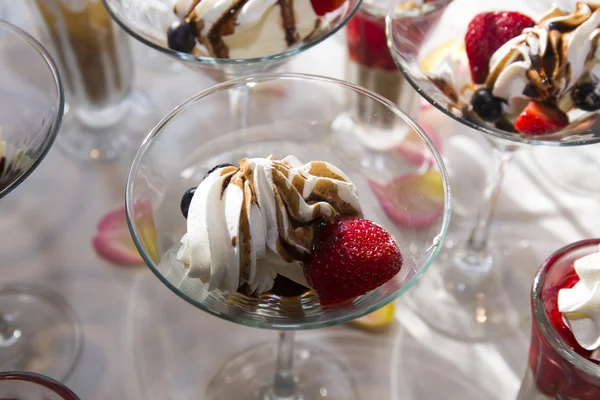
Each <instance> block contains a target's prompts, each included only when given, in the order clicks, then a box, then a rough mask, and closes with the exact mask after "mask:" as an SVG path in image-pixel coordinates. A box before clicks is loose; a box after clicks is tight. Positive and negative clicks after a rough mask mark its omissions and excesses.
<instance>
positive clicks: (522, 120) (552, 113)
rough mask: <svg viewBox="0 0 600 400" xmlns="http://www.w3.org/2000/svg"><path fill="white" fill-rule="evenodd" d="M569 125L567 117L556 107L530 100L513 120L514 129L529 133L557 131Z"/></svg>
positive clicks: (543, 133) (539, 133) (538, 133)
mask: <svg viewBox="0 0 600 400" xmlns="http://www.w3.org/2000/svg"><path fill="white" fill-rule="evenodd" d="M567 125H569V117H567V115H566V114H565V113H564V112H562V111H561V110H560V109H558V108H557V107H555V106H553V105H551V104H544V103H540V102H537V101H532V102H530V103H529V104H528V105H527V107H525V110H523V112H522V113H521V115H519V117H518V118H517V120H516V121H515V129H516V130H518V131H519V132H522V133H526V134H529V135H545V134H547V133H552V132H557V131H559V130H561V129H562V128H564V127H565V126H567Z"/></svg>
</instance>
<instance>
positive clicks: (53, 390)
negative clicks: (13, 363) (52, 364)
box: [0, 371, 79, 400]
mask: <svg viewBox="0 0 600 400" xmlns="http://www.w3.org/2000/svg"><path fill="white" fill-rule="evenodd" d="M0 399H17V400H18V399H48V400H50V399H51V400H79V397H77V395H76V394H75V393H73V392H72V391H71V389H69V388H68V387H66V386H65V385H63V384H61V383H60V382H57V381H55V380H54V379H51V378H48V377H47V376H44V375H40V374H35V373H32V372H19V371H10V372H0Z"/></svg>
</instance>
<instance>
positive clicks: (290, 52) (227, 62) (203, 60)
mask: <svg viewBox="0 0 600 400" xmlns="http://www.w3.org/2000/svg"><path fill="white" fill-rule="evenodd" d="M362 1H363V0H356V4H355V5H354V8H353V9H352V10H350V12H349V13H348V15H346V17H344V18H343V20H342V21H340V22H339V23H338V24H336V25H335V26H334V27H333V28H332V29H330V30H329V31H327V32H326V33H325V34H323V35H321V36H319V37H318V38H316V39H315V40H311V41H310V42H307V43H303V44H302V45H300V46H297V47H292V48H289V49H286V50H285V51H284V52H281V53H278V54H273V55H269V56H265V57H254V58H215V57H203V56H194V55H192V54H189V53H183V52H180V51H176V50H172V49H170V48H169V47H165V46H160V45H158V44H156V43H155V42H153V41H152V40H150V39H148V38H146V37H145V36H144V35H142V34H139V33H137V32H136V31H135V30H134V29H132V28H130V27H129V25H128V24H127V22H126V21H124V20H122V19H121V18H119V17H118V15H117V13H116V12H115V11H114V10H113V9H112V7H111V6H110V5H109V0H102V3H104V7H105V8H106V10H107V11H108V13H109V15H110V16H111V18H112V19H113V21H115V22H116V23H117V24H118V25H119V26H120V27H121V28H123V30H124V31H125V32H127V33H128V34H129V35H130V36H132V37H133V38H134V39H136V40H138V41H140V42H142V43H143V44H144V45H146V46H149V47H151V48H152V49H154V50H157V51H160V52H161V53H163V54H166V55H168V56H171V57H174V58H177V59H179V60H182V61H188V62H189V61H192V62H197V63H199V64H207V65H212V66H221V65H222V66H231V65H254V64H260V63H263V62H272V61H277V60H285V59H287V58H290V57H292V56H294V55H296V54H299V53H301V52H303V51H305V50H308V49H310V48H312V47H314V46H316V45H318V44H319V43H321V42H323V41H325V40H327V39H328V38H330V37H331V36H333V35H334V34H336V33H337V32H338V31H339V30H340V29H342V28H343V27H344V26H345V25H346V24H347V23H348V21H350V19H351V18H352V17H353V16H354V14H355V13H356V12H357V11H358V9H359V8H360V5H361V3H362ZM165 35H166V32H165Z"/></svg>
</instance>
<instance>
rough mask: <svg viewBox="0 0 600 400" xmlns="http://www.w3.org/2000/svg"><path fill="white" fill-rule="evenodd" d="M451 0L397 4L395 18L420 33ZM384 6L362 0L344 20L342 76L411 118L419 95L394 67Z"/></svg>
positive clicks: (415, 114) (382, 0) (361, 108)
mask: <svg viewBox="0 0 600 400" xmlns="http://www.w3.org/2000/svg"><path fill="white" fill-rule="evenodd" d="M451 1H452V0H437V1H426V4H423V5H422V7H421V6H415V7H414V8H412V9H411V8H409V7H405V8H398V9H397V11H396V16H395V18H397V19H401V20H402V21H403V24H404V25H405V26H406V30H407V32H408V31H411V32H412V33H413V34H417V35H421V37H424V36H425V35H426V34H427V33H428V32H429V30H430V29H431V28H433V27H434V26H435V24H436V22H437V20H438V19H439V18H440V17H441V15H442V13H443V10H444V8H445V7H446V6H447V5H448V4H449V3H450V2H451ZM413 5H414V4H413ZM388 10H389V1H386V0H364V1H363V3H362V5H361V7H360V9H359V10H358V11H357V13H356V14H355V15H354V17H352V19H351V20H350V22H348V25H347V26H346V38H347V42H348V60H347V63H346V80H348V81H349V82H352V83H356V84H358V85H359V86H362V87H364V88H367V89H369V90H372V91H374V92H375V93H378V94H380V95H382V96H383V97H385V98H387V99H388V100H390V101H392V102H394V103H396V104H397V105H398V106H399V107H400V108H401V109H403V110H405V111H406V113H407V114H408V115H409V116H410V117H411V118H414V119H417V118H418V116H419V109H420V104H421V96H419V95H418V93H417V92H416V91H415V89H414V88H413V87H412V86H411V85H410V84H409V83H408V82H407V81H406V79H405V78H404V75H403V74H402V73H401V72H400V71H399V70H398V67H397V66H396V63H395V62H394V59H393V58H392V55H391V54H390V50H389V48H388V45H387V37H386V34H385V17H386V15H387V13H388ZM357 107H358V111H359V112H361V113H363V114H366V113H370V112H372V110H367V109H365V104H358V105H357ZM381 114H382V116H383V115H388V114H387V113H381ZM379 122H380V123H382V124H385V123H386V121H379ZM387 122H390V121H387Z"/></svg>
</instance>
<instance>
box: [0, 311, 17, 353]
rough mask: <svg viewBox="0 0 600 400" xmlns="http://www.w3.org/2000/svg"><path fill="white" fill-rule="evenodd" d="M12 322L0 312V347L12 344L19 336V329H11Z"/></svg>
mask: <svg viewBox="0 0 600 400" xmlns="http://www.w3.org/2000/svg"><path fill="white" fill-rule="evenodd" d="M11 325H12V324H11V323H10V321H9V320H8V319H7V318H6V317H5V316H4V315H3V314H0V349H2V348H6V347H9V346H12V345H13V344H15V343H16V341H17V340H18V339H19V337H20V331H15V330H14V329H12V326H11Z"/></svg>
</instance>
